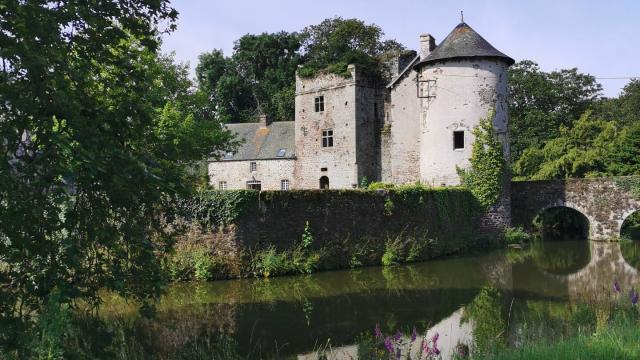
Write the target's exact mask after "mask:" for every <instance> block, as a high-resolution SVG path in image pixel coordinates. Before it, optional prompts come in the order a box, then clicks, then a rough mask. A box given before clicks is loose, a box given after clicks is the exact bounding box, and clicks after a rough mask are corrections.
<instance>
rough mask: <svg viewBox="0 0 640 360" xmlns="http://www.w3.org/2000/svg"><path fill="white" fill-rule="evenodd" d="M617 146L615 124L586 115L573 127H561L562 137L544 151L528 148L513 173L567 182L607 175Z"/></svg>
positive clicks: (550, 143) (530, 177)
mask: <svg viewBox="0 0 640 360" xmlns="http://www.w3.org/2000/svg"><path fill="white" fill-rule="evenodd" d="M617 145H618V130H617V128H616V125H615V124H614V123H613V122H607V121H602V120H599V119H594V118H593V117H592V116H591V113H589V112H587V113H585V114H584V115H583V116H582V117H580V119H579V120H578V121H577V122H576V123H575V124H574V126H573V128H566V127H561V128H560V132H559V136H558V137H557V138H555V139H552V140H549V141H547V143H546V144H545V145H544V146H543V147H542V148H529V149H526V150H525V151H524V153H523V154H522V156H521V158H520V159H519V160H518V161H517V162H516V164H515V165H514V167H513V169H514V174H515V175H516V176H519V177H521V178H522V177H523V175H526V178H528V179H535V180H541V179H564V178H577V177H592V176H602V175H606V174H607V167H609V166H611V165H610V156H609V154H611V151H612V150H613V149H614V148H615V147H616V146H617Z"/></svg>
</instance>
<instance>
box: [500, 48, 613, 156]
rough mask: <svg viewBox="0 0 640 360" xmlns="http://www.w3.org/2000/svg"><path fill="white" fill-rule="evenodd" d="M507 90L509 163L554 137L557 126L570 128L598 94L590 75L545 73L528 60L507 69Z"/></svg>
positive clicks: (573, 71)
mask: <svg viewBox="0 0 640 360" xmlns="http://www.w3.org/2000/svg"><path fill="white" fill-rule="evenodd" d="M509 87H510V89H509V91H510V98H509V112H510V118H511V119H510V124H509V127H510V131H509V133H510V136H511V138H510V147H511V159H512V163H515V162H516V161H517V160H518V159H519V158H520V156H521V155H522V153H523V152H524V150H525V149H527V148H530V147H538V148H539V147H541V146H543V145H544V143H545V142H546V141H547V140H549V139H553V138H555V137H556V136H558V134H559V131H560V127H561V126H565V127H571V126H572V124H573V122H575V121H576V120H577V119H578V118H579V117H580V116H581V115H582V114H583V113H584V112H585V111H586V110H587V109H588V108H590V107H591V106H592V104H593V103H594V101H596V100H597V99H598V97H599V96H600V93H601V91H602V86H601V85H600V84H598V83H597V82H596V79H595V78H594V77H593V76H591V75H588V74H583V73H580V72H578V70H577V69H576V68H573V69H568V70H559V71H552V72H550V73H547V72H544V71H541V70H540V68H539V67H538V64H536V63H535V62H533V61H530V60H524V61H521V62H518V63H516V64H515V65H513V66H512V67H511V68H510V69H509Z"/></svg>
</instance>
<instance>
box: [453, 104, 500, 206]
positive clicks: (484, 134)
mask: <svg viewBox="0 0 640 360" xmlns="http://www.w3.org/2000/svg"><path fill="white" fill-rule="evenodd" d="M494 114H495V112H493V111H492V112H491V113H490V114H489V116H488V117H487V118H485V119H482V120H480V124H479V125H478V126H477V127H476V128H475V129H473V135H474V136H475V142H474V143H473V147H472V153H471V159H470V162H471V168H470V169H469V170H465V169H461V168H456V170H457V172H458V176H460V180H461V183H462V185H463V186H464V187H466V188H467V189H469V191H471V193H472V194H473V195H474V196H475V197H476V198H477V199H478V202H479V203H480V205H482V206H483V207H485V208H486V207H489V206H492V205H495V204H496V202H497V201H498V199H499V198H500V193H501V191H502V185H503V182H504V180H505V176H506V173H507V165H506V161H505V158H504V153H503V150H502V144H501V143H500V141H499V140H498V137H497V136H496V134H495V132H494V129H493V124H492V119H493V117H494Z"/></svg>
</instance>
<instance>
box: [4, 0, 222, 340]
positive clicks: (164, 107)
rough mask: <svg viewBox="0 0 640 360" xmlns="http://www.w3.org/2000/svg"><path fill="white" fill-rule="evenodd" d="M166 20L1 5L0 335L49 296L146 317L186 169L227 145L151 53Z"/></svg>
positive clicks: (119, 6) (73, 7) (106, 7)
mask: <svg viewBox="0 0 640 360" xmlns="http://www.w3.org/2000/svg"><path fill="white" fill-rule="evenodd" d="M176 16H177V12H176V11H175V10H174V9H172V8H171V7H170V5H169V3H168V1H165V0H159V1H152V2H150V1H141V0H132V1H121V0H105V1H100V2H80V3H73V4H71V3H70V2H68V1H63V2H37V1H36V2H31V1H29V2H24V1H21V2H16V1H13V2H8V3H7V2H3V3H2V5H0V18H1V19H2V32H1V33H0V42H1V43H2V46H0V58H2V63H3V67H2V70H0V113H1V114H2V115H1V117H2V121H0V150H1V151H0V153H1V155H0V156H1V158H2V159H1V160H0V263H2V264H3V266H2V268H0V282H1V283H2V284H4V285H5V286H2V287H1V288H0V333H1V334H0V341H2V342H13V344H15V339H16V338H19V337H20V334H19V332H17V331H14V330H15V329H22V330H25V329H28V327H29V325H30V324H29V319H30V317H29V315H33V314H37V313H38V312H39V310H41V309H42V307H43V306H44V303H45V301H46V299H47V298H48V297H49V295H50V294H51V293H52V291H53V290H54V289H56V290H57V291H58V294H59V301H60V303H61V304H63V305H65V304H72V303H75V302H77V301H83V302H84V303H85V305H86V306H87V307H88V308H89V309H93V308H94V307H97V306H98V305H99V303H100V297H99V291H105V290H106V291H114V292H117V293H119V294H120V295H122V296H124V297H127V298H129V299H132V300H138V301H139V303H141V304H142V307H143V309H145V310H148V309H150V308H151V306H152V304H153V302H154V300H156V299H157V298H158V297H159V296H160V294H161V292H162V290H163V288H164V282H165V279H164V277H163V276H162V271H161V263H160V261H159V259H158V257H157V254H158V253H164V252H166V251H169V250H170V249H171V246H172V244H173V238H174V233H173V232H172V231H170V229H168V228H167V227H166V226H165V225H166V223H167V220H168V219H167V217H170V216H172V215H173V214H172V212H173V210H174V209H173V205H174V204H175V200H176V198H177V197H178V195H179V194H186V193H189V192H190V191H191V190H192V188H193V186H194V185H195V184H194V182H193V179H192V178H191V177H190V174H189V173H188V171H187V167H188V166H189V164H191V163H192V162H195V161H200V160H202V159H204V158H206V157H208V156H210V155H212V154H214V153H216V152H218V151H220V150H221V149H223V148H227V147H229V143H228V142H227V140H228V139H230V134H229V133H228V132H226V131H223V130H222V128H221V126H220V123H219V122H218V121H215V120H211V118H209V117H207V116H206V115H207V114H208V111H209V110H208V109H207V107H206V106H204V104H206V102H205V101H203V97H202V96H201V95H199V94H197V93H193V90H192V86H191V83H190V81H189V79H188V71H187V67H186V66H183V65H176V64H174V63H173V59H172V58H171V57H170V56H169V57H167V56H160V55H159V54H158V52H157V51H158V48H159V43H160V37H159V36H160V35H159V34H160V33H163V32H164V31H165V30H166V31H170V30H172V29H173V28H174V27H175V23H174V21H175V19H176ZM97 29H99V31H97ZM16 324H22V325H20V326H17V325H16ZM22 330H20V331H22ZM12 346H13V345H12Z"/></svg>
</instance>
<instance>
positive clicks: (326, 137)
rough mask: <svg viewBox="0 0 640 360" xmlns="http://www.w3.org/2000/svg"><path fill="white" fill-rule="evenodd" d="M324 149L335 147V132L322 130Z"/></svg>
mask: <svg viewBox="0 0 640 360" xmlns="http://www.w3.org/2000/svg"><path fill="white" fill-rule="evenodd" d="M322 147H333V130H332V129H327V130H322Z"/></svg>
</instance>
